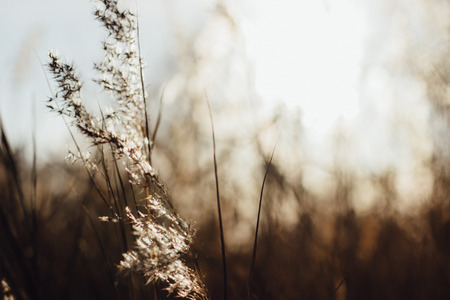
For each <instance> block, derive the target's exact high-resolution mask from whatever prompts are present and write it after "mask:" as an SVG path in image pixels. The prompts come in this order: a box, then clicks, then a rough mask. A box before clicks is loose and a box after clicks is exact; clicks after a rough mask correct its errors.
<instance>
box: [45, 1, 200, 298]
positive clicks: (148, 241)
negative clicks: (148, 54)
mask: <svg viewBox="0 0 450 300" xmlns="http://www.w3.org/2000/svg"><path fill="white" fill-rule="evenodd" d="M94 15H95V17H96V19H97V20H99V21H100V22H101V23H102V25H103V26H104V27H105V29H106V31H107V38H106V39H105V40H104V41H103V50H104V55H103V60H102V61H100V62H97V63H95V64H94V69H95V71H96V72H97V74H98V78H97V79H96V80H95V82H96V83H97V84H98V85H100V87H101V88H102V89H103V90H104V91H107V92H109V93H110V95H111V97H112V98H113V100H114V101H115V102H114V104H115V107H114V110H113V112H112V113H109V114H106V115H103V114H101V115H100V116H99V115H95V114H93V113H91V112H89V111H88V109H87V108H86V106H85V105H84V104H83V102H82V98H83V97H82V87H83V84H82V82H81V80H80V78H79V76H78V75H77V74H76V71H75V68H74V67H73V65H71V64H69V63H67V62H65V61H64V60H63V59H61V58H60V57H59V56H58V54H57V53H56V52H54V51H51V52H50V53H49V57H50V62H49V63H48V67H49V70H50V72H51V73H52V74H53V77H54V80H55V81H56V83H57V86H58V89H57V91H56V93H55V95H54V96H53V97H52V98H50V100H49V103H48V106H49V108H51V109H52V110H53V111H55V112H57V113H59V114H61V115H63V116H64V118H65V119H68V120H69V121H70V125H72V126H73V127H76V128H77V129H78V130H79V131H80V132H81V133H82V134H83V135H84V136H85V137H87V138H88V139H89V140H90V141H91V143H92V144H93V145H96V146H98V147H99V148H100V149H101V150H100V151H101V152H103V148H101V147H102V146H103V145H109V147H110V148H111V150H112V161H111V162H110V163H111V164H112V165H113V166H114V165H115V166H116V167H117V162H118V161H119V160H123V161H124V162H125V163H126V166H127V172H128V174H129V175H130V178H131V179H130V182H131V183H132V184H133V186H134V187H136V188H137V187H139V188H140V189H142V190H145V197H144V198H143V199H138V204H139V205H137V206H136V209H135V210H133V209H131V208H130V207H128V206H126V203H127V202H126V199H125V204H124V203H121V204H120V205H116V206H113V205H112V203H111V204H110V207H112V208H113V207H115V215H114V216H113V218H114V219H115V220H116V221H117V220H120V221H121V222H123V219H127V220H128V221H129V222H130V223H131V226H132V236H133V237H134V238H133V241H134V246H132V248H131V249H129V248H128V247H127V248H126V249H127V250H128V251H126V252H125V253H124V254H123V259H122V261H121V262H120V264H119V269H120V270H121V271H125V272H130V271H134V272H139V273H141V274H142V275H143V276H144V277H145V279H146V281H147V283H156V282H158V281H159V282H162V283H163V286H164V287H165V289H166V290H167V291H168V292H169V294H172V293H173V294H175V295H176V296H179V297H183V298H188V299H206V298H207V293H206V290H205V287H204V285H203V283H202V281H201V279H200V276H199V274H198V271H197V270H194V269H193V268H190V267H189V266H188V265H187V263H188V261H192V254H191V252H190V245H191V243H192V239H193V235H194V232H193V230H191V229H190V227H189V225H188V224H187V223H186V222H185V221H184V220H183V219H182V218H181V217H180V216H179V215H178V214H177V213H176V211H175V209H174V208H173V206H172V203H171V200H170V197H169V196H168V193H167V191H166V190H165V187H164V185H163V184H162V182H161V181H160V180H159V178H158V174H157V172H156V171H155V170H154V168H153V166H152V164H151V152H152V146H153V145H152V141H151V140H150V136H151V135H150V130H149V126H148V115H147V111H146V109H147V107H146V106H147V105H146V94H145V89H144V85H143V82H144V79H143V72H142V68H143V63H142V59H141V57H140V51H139V39H138V22H137V18H136V15H135V14H133V13H132V12H131V11H129V10H124V9H120V8H119V6H118V1H117V0H101V1H96V10H95V13H94ZM75 156H78V157H79V158H80V159H81V160H83V162H84V163H85V164H86V165H88V163H87V160H88V159H87V157H86V156H84V155H82V154H81V153H79V154H78V155H75ZM89 165H91V166H94V167H98V164H97V163H96V162H93V161H89ZM98 169H99V168H98ZM104 173H105V174H103V177H104V179H105V180H107V181H108V182H107V184H108V186H110V185H112V179H111V178H110V177H108V176H107V171H105V172H104ZM117 174H119V172H117ZM111 190H114V189H111ZM119 198H120V197H117V199H119ZM108 201H111V200H109V199H108ZM123 206H126V207H125V209H123V210H121V209H120V207H123ZM113 209H114V208H113ZM101 220H110V218H103V217H101ZM124 236H125V238H124V239H125V240H126V234H124Z"/></svg>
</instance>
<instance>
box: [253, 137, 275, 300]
mask: <svg viewBox="0 0 450 300" xmlns="http://www.w3.org/2000/svg"><path fill="white" fill-rule="evenodd" d="M277 143H278V141H277ZM277 143H275V146H274V147H273V150H272V154H271V155H270V159H269V162H268V163H267V167H266V172H265V174H264V179H263V182H262V186H261V194H260V196H259V205H258V217H257V219H256V229H255V240H254V242H253V253H252V262H251V265H250V272H249V275H248V281H247V299H250V295H251V291H252V281H253V274H254V272H255V265H256V250H257V248H258V232H259V224H260V219H261V207H262V199H263V193H264V186H265V184H266V179H267V175H268V174H269V170H270V166H271V164H272V160H273V155H274V154H275V149H276V147H277Z"/></svg>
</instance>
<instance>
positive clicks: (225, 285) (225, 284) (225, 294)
mask: <svg viewBox="0 0 450 300" xmlns="http://www.w3.org/2000/svg"><path fill="white" fill-rule="evenodd" d="M205 94H206V93H205ZM205 96H206V103H207V104H208V110H209V117H210V120H211V131H212V142H213V156H214V177H215V181H216V198H217V210H218V215H219V230H220V245H221V250H222V266H223V298H224V299H225V300H226V299H228V275H227V258H226V252H225V238H224V234H223V222H222V209H221V205H220V192H219V175H218V172H217V157H216V136H215V133H214V121H213V116H212V111H211V104H210V103H209V100H208V97H207V95H205Z"/></svg>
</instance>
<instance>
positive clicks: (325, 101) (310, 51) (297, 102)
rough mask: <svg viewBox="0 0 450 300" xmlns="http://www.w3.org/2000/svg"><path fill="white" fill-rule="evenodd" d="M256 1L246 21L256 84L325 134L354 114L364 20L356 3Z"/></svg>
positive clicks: (343, 0)
mask: <svg viewBox="0 0 450 300" xmlns="http://www.w3.org/2000/svg"><path fill="white" fill-rule="evenodd" d="M332 2H333V4H332V5H331V6H329V5H326V3H324V2H323V1H317V0H307V1H295V0H280V1H276V2H274V1H268V0H263V1H257V2H254V4H253V5H252V6H251V8H249V9H251V13H250V16H249V18H248V20H246V22H245V23H244V34H245V37H246V41H247V45H248V52H249V56H250V58H251V60H252V62H253V63H254V65H255V77H256V78H255V81H256V88H257V91H258V92H259V93H260V95H261V96H262V97H263V98H264V99H266V100H268V101H271V100H282V101H285V102H286V103H287V104H288V105H289V106H298V107H300V108H301V109H302V111H303V114H304V119H303V122H304V125H305V126H307V127H309V128H311V129H314V130H317V131H319V132H325V131H327V130H328V129H330V128H331V127H332V126H333V124H334V123H335V121H336V120H337V119H338V118H346V119H351V118H353V117H354V116H355V115H356V113H357V112H358V105H359V104H358V90H357V89H358V79H359V72H360V62H361V59H362V54H363V53H362V50H363V48H362V46H363V39H364V34H365V24H364V22H363V19H362V13H361V12H359V11H358V8H357V7H356V6H355V4H354V1H348V0H335V1H332Z"/></svg>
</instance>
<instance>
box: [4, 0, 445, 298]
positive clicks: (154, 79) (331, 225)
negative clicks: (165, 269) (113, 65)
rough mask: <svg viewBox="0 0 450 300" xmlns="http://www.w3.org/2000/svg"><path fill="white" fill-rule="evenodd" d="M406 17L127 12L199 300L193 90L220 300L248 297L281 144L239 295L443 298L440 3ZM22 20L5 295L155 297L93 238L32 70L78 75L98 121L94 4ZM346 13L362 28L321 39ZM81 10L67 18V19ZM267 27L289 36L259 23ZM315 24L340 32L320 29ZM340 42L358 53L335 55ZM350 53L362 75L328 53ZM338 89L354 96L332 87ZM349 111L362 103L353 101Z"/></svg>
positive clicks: (202, 198)
mask: <svg viewBox="0 0 450 300" xmlns="http://www.w3.org/2000/svg"><path fill="white" fill-rule="evenodd" d="M413 2H414V3H413V4H412V3H411V1H402V0H396V1H379V2H377V4H373V3H366V2H363V1H360V2H358V3H356V2H349V1H341V2H339V3H337V4H333V3H331V2H330V3H329V2H327V1H324V3H323V4H320V6H317V5H315V4H314V5H313V4H310V6H305V7H296V6H295V5H294V6H289V5H292V3H290V2H289V1H286V3H282V4H280V6H279V7H280V8H279V9H280V10H282V9H283V7H284V9H285V10H284V11H285V12H286V11H287V10H289V9H291V10H292V11H293V13H292V12H291V14H289V13H287V12H286V14H285V15H283V13H281V12H275V11H273V8H272V11H271V7H270V6H269V4H268V3H267V2H261V3H259V4H258V5H257V4H255V3H253V4H252V5H256V6H251V5H250V4H248V5H249V6H248V7H247V6H243V5H239V4H238V3H237V2H217V3H215V4H214V5H212V4H204V3H202V2H201V1H197V2H195V3H193V4H192V5H186V4H184V6H181V3H180V2H179V1H178V2H177V1H170V2H167V3H168V4H166V5H163V4H161V3H159V2H158V1H152V2H151V3H149V4H143V3H140V2H138V7H139V18H140V22H141V32H144V33H145V34H144V37H143V39H142V42H143V46H144V49H146V50H144V56H145V57H146V61H147V69H146V76H147V77H146V81H147V82H148V84H149V89H148V90H149V93H150V97H151V101H150V112H151V115H152V119H151V122H152V123H153V124H154V123H155V121H156V120H155V118H156V111H158V110H159V109H160V108H162V123H161V127H160V133H159V135H158V139H157V141H156V148H155V153H154V158H153V161H154V164H155V167H156V168H157V169H158V170H159V172H160V173H161V177H162V178H163V179H164V181H165V182H166V184H167V187H168V190H169V191H170V193H171V195H172V197H173V199H174V202H175V206H176V208H177V209H178V210H179V212H180V213H181V214H182V215H183V216H185V217H186V219H188V220H191V223H192V224H193V225H192V226H193V227H194V228H196V229H197V235H196V236H197V238H196V240H195V245H194V250H195V252H196V253H197V256H198V261H199V264H200V267H201V269H202V271H203V273H204V278H205V282H206V284H207V287H208V289H209V291H210V293H211V297H212V299H220V298H221V297H222V296H221V295H222V277H221V276H222V273H221V270H220V268H219V267H218V266H219V265H220V261H221V257H220V245H219V235H218V223H217V218H216V214H215V209H216V208H215V190H214V169H213V164H212V141H211V137H210V124H209V116H208V111H207V106H206V103H205V98H206V95H205V91H206V94H207V95H208V96H207V97H208V98H209V99H210V101H211V103H212V110H213V115H214V121H215V124H216V136H217V145H218V148H217V151H218V152H217V155H218V164H219V166H218V167H219V180H220V184H221V190H222V203H223V217H224V222H225V223H224V227H225V240H226V243H227V251H228V252H227V255H228V264H229V266H228V267H229V270H230V278H229V281H230V298H231V299H241V298H245V297H246V282H247V277H248V272H249V268H250V259H251V251H252V246H253V243H252V239H253V234H254V227H255V223H256V214H257V205H258V199H259V192H260V186H261V183H262V178H263V175H264V171H265V168H266V167H267V163H268V158H269V154H270V151H271V149H272V147H273V145H274V144H275V142H276V141H277V139H279V141H278V146H277V150H276V152H275V157H274V160H273V162H272V167H271V168H270V172H269V177H268V181H267V185H266V190H265V196H264V198H263V210H262V219H261V226H262V227H261V232H260V234H261V235H260V241H259V247H258V254H257V260H256V272H255V283H254V287H255V288H254V290H253V293H254V294H252V295H251V296H252V297H254V298H255V299H449V298H450V287H449V286H450V284H449V283H450V257H449V256H450V207H449V192H450V185H449V184H450V173H449V168H448V164H449V159H450V156H449V153H450V145H449V143H448V139H447V137H448V133H449V132H448V129H449V125H450V123H449V122H450V119H449V116H448V111H449V108H448V105H449V101H450V99H449V96H450V94H449V88H448V84H449V80H450V74H449V70H450V68H449V63H448V55H449V49H450V44H449V28H450V27H449V20H448V13H449V3H448V1H437V0H436V1H423V0H415V1H413ZM23 3H25V2H23ZM23 3H21V4H17V3H16V4H12V3H6V4H2V5H5V6H4V7H6V8H7V9H2V10H1V16H2V17H1V18H0V20H2V22H4V23H2V24H1V25H2V26H1V28H12V29H11V30H2V31H1V37H2V40H9V41H11V43H9V44H8V43H6V44H4V45H8V46H7V47H5V46H2V49H4V50H5V51H4V52H3V51H2V52H3V53H6V54H5V55H2V56H1V61H0V63H2V65H3V71H2V73H1V77H0V87H1V88H0V91H1V92H0V100H1V115H2V118H3V123H4V125H3V126H2V133H3V134H4V139H3V143H2V151H1V160H0V162H1V172H0V185H1V188H0V193H1V196H0V199H1V224H0V239H1V240H0V245H1V251H0V259H1V265H0V279H5V282H7V283H8V285H9V286H10V288H11V289H12V291H14V293H15V296H16V298H17V299H38V298H47V299H99V298H100V299H103V298H105V299H109V298H115V297H117V294H120V295H122V297H123V298H137V299H139V298H149V297H152V296H153V295H154V292H153V290H152V287H146V286H144V282H142V280H141V279H139V277H138V276H136V277H132V278H131V279H130V278H128V277H124V276H122V275H117V272H116V269H115V264H117V263H118V262H119V261H120V258H121V253H122V252H123V249H121V246H120V242H119V241H118V239H117V230H118V228H117V226H116V225H115V224H114V223H101V222H98V219H97V217H98V216H102V215H105V214H106V212H105V211H104V207H103V205H102V203H101V199H99V196H98V195H97V194H96V192H95V189H94V187H93V186H92V184H91V183H90V181H89V179H88V177H87V176H86V174H85V172H84V171H83V170H82V166H79V165H77V164H75V165H71V164H69V163H67V162H64V154H63V151H65V150H64V145H65V144H68V146H66V148H67V147H68V148H70V149H72V148H74V147H73V146H72V145H71V144H70V143H69V142H68V141H69V139H68V138H67V133H66V129H65V128H64V125H63V123H62V120H59V119H57V118H55V117H54V116H53V115H51V114H49V113H48V112H47V111H46V109H45V103H44V100H45V99H46V97H47V96H49V95H50V94H51V92H49V91H48V88H47V84H46V80H45V76H44V75H43V73H42V70H41V69H40V62H39V60H38V59H37V58H36V56H35V54H37V56H38V57H40V58H41V59H42V60H43V61H44V62H45V58H44V57H45V56H46V54H45V52H46V51H47V50H48V49H49V48H59V50H60V53H61V54H63V55H64V56H66V57H67V58H70V59H73V60H74V61H75V63H76V64H79V65H78V66H79V68H80V69H79V71H80V73H83V75H84V76H85V77H84V78H85V82H86V83H87V85H88V88H87V90H86V94H85V95H86V99H88V98H89V100H88V101H86V102H87V103H88V105H90V107H91V108H92V109H96V107H97V101H99V102H100V103H102V105H107V100H106V99H103V98H102V97H103V96H102V95H100V96H97V94H96V88H95V85H90V83H89V80H90V79H91V78H90V77H89V76H91V77H92V76H93V75H92V74H91V73H90V71H89V70H90V68H91V66H92V65H91V62H92V61H93V60H95V59H97V58H98V57H97V56H98V55H99V52H95V51H97V50H95V51H94V50H92V49H98V48H99V45H100V44H99V40H100V39H101V30H100V29H99V26H98V25H97V24H96V23H95V22H94V21H93V18H92V16H91V15H89V12H90V6H89V4H88V3H87V2H86V3H85V4H84V5H85V6H84V7H82V8H79V10H73V9H68V8H64V5H63V4H61V3H60V2H58V3H59V4H56V2H54V3H53V2H51V1H48V2H46V4H40V5H39V7H40V8H44V9H45V11H47V14H48V15H47V16H48V19H49V20H52V21H51V22H54V23H51V22H50V21H48V22H50V23H47V21H44V20H43V19H44V18H43V17H42V16H40V15H39V14H37V15H36V14H35V13H34V11H35V9H37V7H34V6H30V7H26V6H22V7H20V5H24V4H23ZM7 5H12V6H10V7H9V8H8V6H7ZM14 5H16V6H14ZM30 5H31V4H30ZM33 5H36V4H33ZM41 5H42V6H41ZM68 5H69V4H68ZM70 5H73V4H70ZM129 5H131V7H134V6H133V5H135V3H132V1H130V3H129ZM195 5H197V6H195ZM283 5H284V6H283ZM340 5H341V6H340ZM347 6H349V7H352V8H354V9H356V10H355V11H356V12H357V13H355V11H353V14H357V15H358V16H359V17H358V18H359V19H358V18H350V17H348V18H349V19H350V20H359V21H358V23H352V22H350V24H347V25H340V26H338V29H339V30H337V31H330V30H331V29H330V28H331V27H333V26H337V25H338V24H341V23H339V22H341V21H343V20H345V19H346V12H345V10H342V7H347ZM33 7H34V8H33ZM74 7H75V6H74ZM253 9H254V10H253ZM299 9H305V10H306V9H310V10H306V11H303V12H300V11H299ZM8 11H10V12H11V13H10V14H8ZM74 11H76V15H77V16H79V19H70V21H68V20H69V19H67V16H68V15H72V14H73V12H74ZM309 11H311V12H316V13H317V12H321V14H318V13H317V14H312V13H311V15H312V17H311V19H308V20H309V22H310V23H303V24H302V23H296V19H295V18H296V13H298V16H302V14H303V15H304V14H306V15H308V12H309ZM69 12H70V14H69ZM271 12H272V13H273V15H274V16H276V15H278V14H279V15H280V17H279V18H280V20H283V16H284V17H285V19H286V20H289V21H291V22H287V24H289V26H286V28H280V27H278V26H279V24H278V23H274V24H271V22H270V19H267V18H268V17H269V16H270V15H271ZM13 16H16V17H13ZM161 16H163V17H161ZM324 16H325V17H324ZM326 16H329V17H330V18H331V19H332V20H334V21H329V22H330V23H327V24H328V25H326V26H325V27H324V28H322V27H320V28H316V27H317V26H318V24H322V23H323V22H324V20H328V19H327V17H326ZM158 18H159V21H154V20H155V19H158ZM333 18H334V19H333ZM36 19H38V21H36ZM39 20H40V21H39ZM151 20H153V21H151ZM261 20H262V21H261ZM361 20H362V21H361ZM31 21H32V22H31ZM28 22H30V23H28ZM39 22H41V23H42V25H41V26H35V25H36V24H39ZM152 22H155V23H152ZM355 22H356V21H355ZM26 24H33V25H28V27H27V25H26ZM54 24H57V25H58V26H59V29H58V30H56V29H55V28H56V26H57V25H54ZM161 24H165V26H162V25H161ZM343 24H345V22H344V23H343ZM354 24H357V25H358V26H363V25H364V26H366V27H365V29H364V32H363V33H361V32H360V28H356V29H355V26H354ZM3 25H4V26H3ZM19 25H20V26H19ZM85 26H86V27H85ZM305 26H309V27H306V29H305ZM315 26H316V27H315ZM327 26H328V27H327ZM61 28H63V29H61ZM64 28H65V29H64ZM85 28H89V29H88V30H91V29H93V34H86V30H85ZM156 28H157V29H156ZM267 28H272V29H273V32H269V31H268V29H267ZM278 29H279V30H280V31H278ZM53 30H55V33H52V32H53ZM282 30H284V31H282ZM345 30H355V32H354V33H355V34H356V35H355V36H357V37H359V38H361V40H358V41H357V42H346V41H345V38H351V37H352V35H346V34H345V32H344V31H345ZM19 32H21V33H22V35H19V34H15V33H19ZM249 32H250V33H249ZM339 32H341V33H342V34H341V35H338V36H337V37H335V36H334V37H333V39H331V40H328V39H326V38H324V36H325V37H328V36H327V34H328V35H329V36H330V37H331V36H333V34H339ZM24 33H25V35H23V34H24ZM255 33H256V35H255ZM58 34H59V36H60V38H56V39H55V38H54V37H55V36H58ZM147 35H148V36H147ZM277 35H281V36H285V37H286V38H285V39H281V38H280V39H279V40H277V39H274V38H275V37H277ZM11 36H15V37H14V39H12V40H11ZM306 36H308V37H309V38H306ZM265 38H267V40H265ZM315 38H316V39H317V40H318V41H317V42H314V41H315ZM286 41H288V42H286ZM291 41H292V42H293V43H292V44H291V43H290V42H291ZM72 43H73V44H72ZM158 43H160V44H163V45H162V46H158V47H157V46H154V45H153V44H158ZM271 43H273V46H272V47H273V48H270V49H269V48H268V47H269V45H270V44H271ZM283 43H286V44H283ZM81 45H83V46H81ZM91 45H92V47H91ZM342 45H350V48H344V49H341V50H340V49H339V47H343V46H342ZM168 49H170V50H168ZM268 49H269V50H268ZM324 49H325V50H324ZM352 49H353V50H355V51H356V50H357V49H359V50H358V51H359V52H358V51H356V52H355V53H350V54H351V55H350V56H352V55H356V56H358V57H357V58H356V62H355V61H348V60H346V59H347V58H345V57H344V56H342V55H340V54H343V53H347V52H348V51H351V50H352ZM19 50H20V51H19ZM302 51H304V52H302ZM339 51H341V52H339ZM315 52H317V56H315V57H309V56H308V55H312V54H313V53H315ZM261 53H262V54H261ZM305 53H306V54H305ZM336 53H337V54H339V55H336ZM307 54H308V55H307ZM96 55H97V56H96ZM297 55H298V56H299V57H302V59H300V60H299V61H297V60H296V58H295V57H296V56H297ZM283 56H287V57H288V59H287V60H286V59H284V58H283ZM265 60H269V61H270V62H271V63H270V64H265V63H264V61H265ZM340 60H342V61H343V62H344V63H342V64H336V65H335V64H332V62H333V61H340ZM309 61H312V63H311V66H310V67H306V64H307V63H308V62H309ZM289 62H291V64H289ZM351 62H352V63H354V65H352V64H350V63H351ZM302 64H303V65H302ZM280 65H281V67H280ZM302 66H305V67H304V69H305V70H303V71H302V70H301V69H302ZM347 66H349V68H350V66H357V70H356V71H355V70H353V71H351V72H350V73H349V72H348V70H346V67H347ZM283 67H284V68H285V69H283ZM266 73H268V74H272V75H273V77H264V76H265V75H264V74H266ZM348 76H355V78H356V79H355V80H349V79H348V78H347V79H345V80H343V81H342V80H341V78H340V77H343V78H346V77H348ZM340 85H343V86H344V87H345V88H344V89H345V92H340V91H339V89H338V87H339V86H340ZM302 90H308V91H311V93H310V94H308V93H302V92H301V91H302ZM349 90H350V91H351V92H348V91H349ZM162 91H164V97H163V102H160V101H159V99H160V97H161V94H162ZM292 91H294V92H292ZM295 91H298V93H295ZM354 93H356V100H357V101H356V102H355V101H354V99H349V98H347V96H349V95H350V96H349V97H350V98H351V97H353V96H351V95H354ZM324 98H325V99H324ZM91 99H92V100H91ZM33 102H34V103H35V109H33V104H32V103H33ZM89 102H90V104H89ZM342 108H343V109H342ZM341 109H342V110H341ZM349 111H350V112H349ZM30 116H35V118H36V120H37V121H36V123H35V124H33V123H32V122H30V121H29V120H30V119H32V118H30ZM33 135H34V136H35V138H36V144H37V147H36V149H37V150H36V151H35V150H33V148H34V147H33V144H32V143H31V142H30V141H31V137H32V136H33ZM9 143H11V145H9ZM86 148H88V149H90V148H89V146H88V145H86ZM91 150H92V149H91ZM35 153H36V154H37V160H36V167H34V166H33V155H34V154H35ZM129 192H131V191H129ZM98 236H100V238H98ZM4 290H6V289H4Z"/></svg>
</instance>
